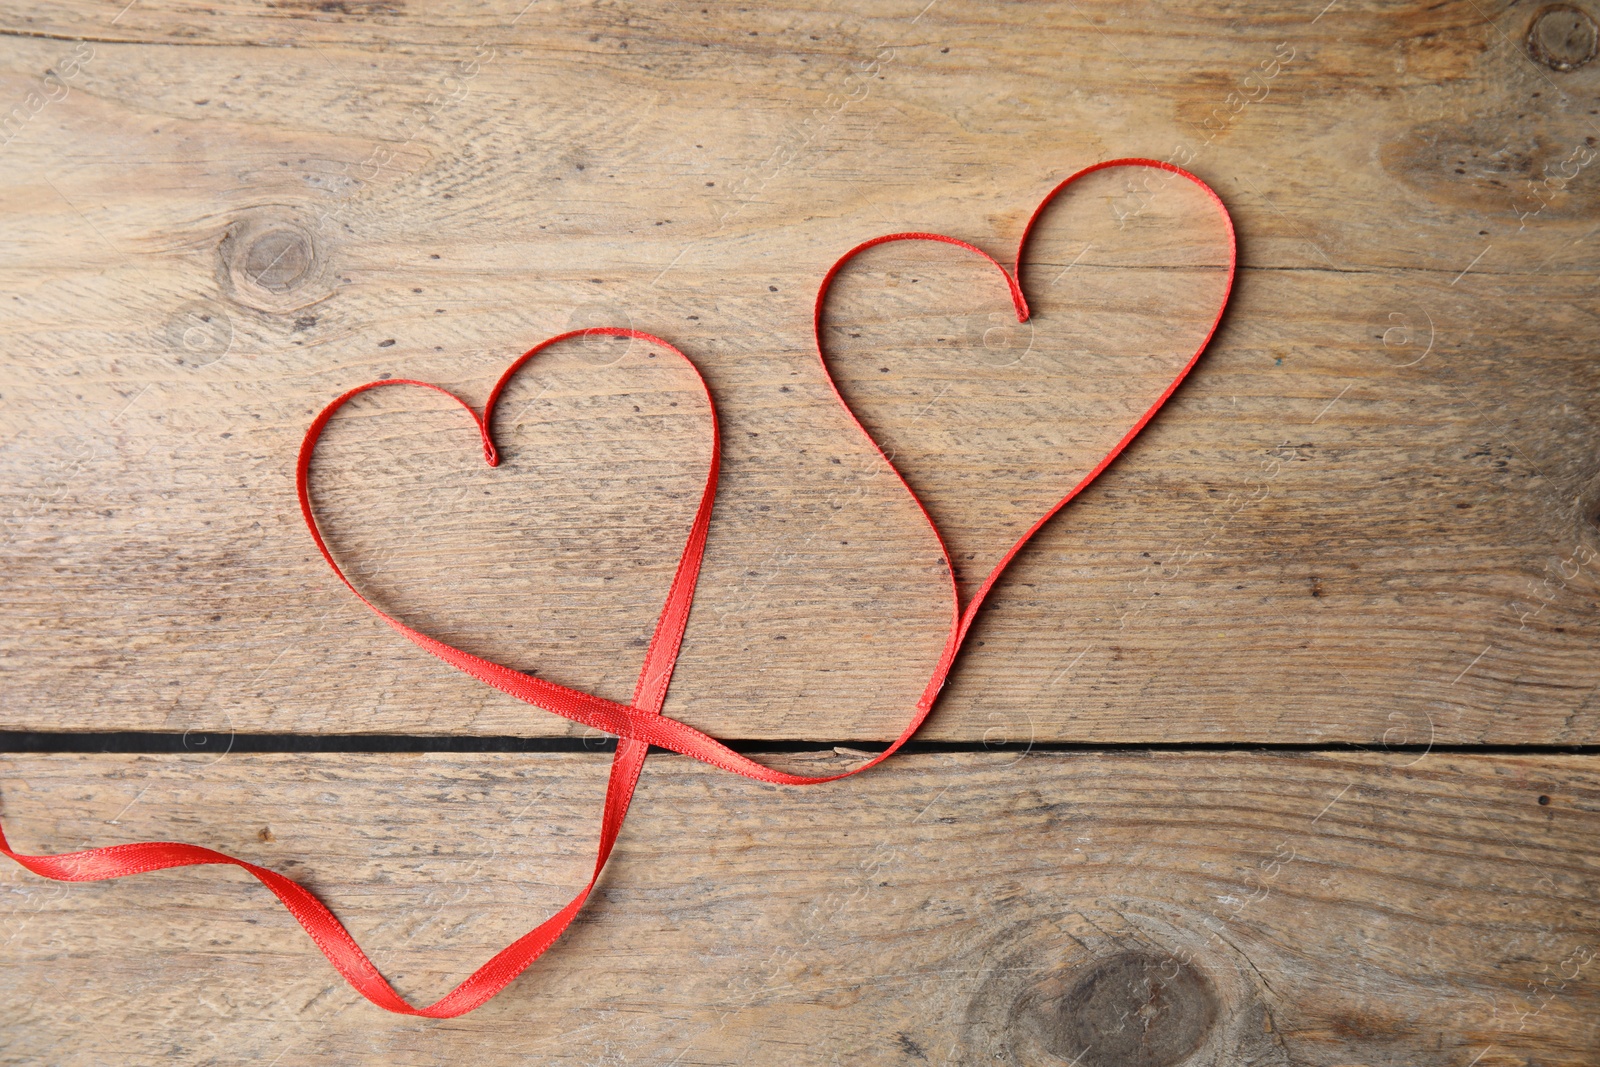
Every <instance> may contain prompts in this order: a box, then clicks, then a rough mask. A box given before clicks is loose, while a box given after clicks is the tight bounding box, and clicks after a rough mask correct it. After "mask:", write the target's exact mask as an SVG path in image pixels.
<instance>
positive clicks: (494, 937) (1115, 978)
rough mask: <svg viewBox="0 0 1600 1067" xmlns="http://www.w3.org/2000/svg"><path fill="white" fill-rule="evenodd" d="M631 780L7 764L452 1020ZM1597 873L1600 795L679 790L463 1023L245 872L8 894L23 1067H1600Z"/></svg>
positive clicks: (543, 774)
mask: <svg viewBox="0 0 1600 1067" xmlns="http://www.w3.org/2000/svg"><path fill="white" fill-rule="evenodd" d="M790 759H791V762H792V763H801V764H803V765H805V766H808V767H809V768H810V769H811V770H812V771H813V772H815V773H821V772H822V771H823V770H825V769H827V768H830V767H841V766H843V764H844V761H843V759H842V758H838V757H833V756H829V757H826V758H824V757H821V756H817V757H805V758H800V757H793V756H791V757H790ZM604 762H605V761H604V759H603V758H601V757H599V756H582V755H537V756H513V755H506V754H497V755H473V756H460V755H451V756H446V755H437V754H435V755H409V756H352V755H344V756H333V755H322V756H305V757H299V756H282V755H274V756H240V755H233V756H229V757H226V758H224V759H221V760H218V761H213V762H209V763H203V762H200V761H193V760H186V759H182V758H178V757H139V756H104V757H77V756H74V757H65V756H29V757H18V756H8V757H5V758H3V759H0V781H3V782H4V783H5V785H4V792H3V796H0V801H3V810H0V814H3V816H4V818H5V821H6V824H7V829H8V831H9V832H10V834H11V837H12V841H13V844H14V845H15V846H16V847H18V848H20V849H36V850H44V849H58V850H59V849H70V848H75V847H79V846H82V845H88V844H98V843H107V842H110V841H113V840H115V841H121V840H129V839H143V838H150V837H165V836H178V837H182V838H185V839H188V840H192V841H196V842H200V843H204V844H207V845H210V846H213V847H216V848H219V849H224V850H227V851H229V852H232V853H235V854H238V855H241V856H244V857H246V858H249V859H252V860H255V861H256V862H260V863H263V864H266V865H268V866H271V867H273V868H275V869H278V870H282V871H284V872H286V873H289V874H291V875H292V876H294V877H296V878H298V879H301V880H303V881H304V882H305V883H306V884H308V885H311V886H314V887H315V888H316V889H317V891H318V892H319V893H321V894H323V895H324V896H325V898H326V899H327V900H328V902H329V903H330V905H331V906H332V907H333V908H334V909H335V910H336V912H337V913H338V914H339V915H340V916H341V918H342V919H343V920H344V921H345V922H346V923H347V924H348V925H349V926H350V928H351V930H352V931H353V932H354V933H355V935H356V936H357V938H358V939H359V940H360V941H361V942H362V943H363V944H364V945H365V946H366V947H367V948H368V950H369V951H370V952H371V953H372V955H373V957H374V959H375V961H376V962H377V963H378V965H379V966H380V967H381V968H382V969H383V970H384V972H385V973H386V974H387V975H388V976H390V978H391V980H392V981H395V982H396V983H397V985H398V986H399V988H401V989H402V990H403V991H404V992H406V993H407V994H408V995H410V996H412V997H414V998H417V999H419V1000H421V999H425V998H431V997H434V996H437V995H439V994H441V993H443V992H444V991H445V990H446V989H448V988H449V987H450V985H451V984H453V983H454V982H455V981H458V980H459V979H460V978H461V977H463V976H465V974H466V973H468V972H469V971H470V970H471V969H473V968H475V967H476V966H477V965H478V964H479V963H481V962H482V961H483V960H484V959H485V958H487V956H488V955H489V954H490V953H492V952H493V951H494V950H496V949H498V948H499V947H500V946H501V945H502V944H503V943H505V942H506V941H508V940H510V939H511V938H513V937H515V936H516V935H518V934H520V933H521V932H523V931H524V930H525V929H527V928H529V927H531V926H532V925H533V924H534V923H535V922H537V921H538V920H539V919H540V918H542V917H543V916H544V915H545V914H547V913H548V912H549V911H551V910H552V909H553V908H555V907H558V906H559V905H560V904H561V903H564V902H565V900H566V899H567V897H568V895H569V894H570V893H571V892H572V890H573V889H574V887H576V886H578V885H580V884H581V882H582V880H583V878H584V877H585V872H586V867H587V865H588V864H589V863H590V862H591V853H590V849H591V847H592V844H593V840H594V837H593V835H594V826H593V819H594V814H595V810H594V809H595V807H596V805H597V804H598V800H599V797H600V794H601V791H602V789H603V776H604ZM1597 841H1600V760H1596V759H1594V758H1592V757H1565V758H1561V759H1557V760H1552V759H1549V758H1542V759H1531V758H1520V757H1491V756H1470V757H1464V756H1455V755H1444V756H1441V755H1438V754H1435V755H1432V756H1429V757H1427V758H1425V759H1422V760H1420V761H1419V760H1416V759H1415V757H1414V756H1408V757H1406V758H1405V759H1404V760H1402V759H1399V758H1391V757H1383V756H1377V755H1323V754H1291V755H1284V754H1277V755H1259V754H1258V755H1249V754H1158V755H1108V754H1075V755H1050V754H1033V755H1029V756H1025V757H1023V758H1021V759H1014V758H1012V757H1008V756H1002V755H999V754H987V755H986V754H948V755H918V756H911V757H907V758H904V759H900V760H897V761H895V762H893V763H891V764H888V765H886V766H885V767H884V768H880V769H879V770H877V771H874V772H873V773H871V774H868V775H865V776H863V777H862V778H859V779H856V780H854V781H852V782H850V783H848V784H842V785H839V786H834V787H823V788H817V789H805V790H788V791H781V790H776V789H773V788H769V787H765V786H760V785H756V784H753V783H750V782H747V781H744V780H741V779H736V778H733V777H731V776H728V775H723V774H719V773H717V772H714V771H710V770H707V769H705V768H703V767H701V766H698V765H693V764H690V763H689V762H688V761H686V760H683V759H680V758H677V757H661V758H658V759H653V760H652V761H651V763H650V765H649V767H648V768H647V769H646V772H645V776H644V780H643V783H642V785H641V787H640V792H639V799H638V801H637V810H636V812H635V814H634V815H633V817H632V819H631V821H630V822H629V824H628V827H627V829H626V831H625V832H624V834H623V837H622V840H621V843H620V845H619V851H618V853H617V855H616V857H615V858H614V859H613V861H612V862H613V867H612V868H611V869H610V870H609V872H608V873H607V875H606V880H605V882H604V883H603V887H602V890H601V891H600V894H599V896H598V897H597V898H596V899H595V900H594V902H593V903H592V904H591V906H590V907H589V908H588V909H587V910H586V911H585V912H584V913H583V915H582V916H581V918H580V919H579V921H578V924H577V926H576V928H575V929H574V930H573V932H572V933H571V934H570V935H569V936H568V938H567V939H566V940H564V941H563V942H561V943H560V944H559V945H557V946H556V948H555V949H554V950H552V952H551V953H550V954H549V955H548V956H547V957H545V959H543V960H541V961H540V962H538V963H536V964H535V965H534V966H533V968H532V969H530V970H529V971H528V972H527V973H525V974H524V975H523V976H522V977H521V978H519V979H518V980H517V981H516V983H514V984H513V985H512V986H511V987H510V988H509V989H508V990H507V991H506V992H505V993H503V994H502V995H501V996H500V997H499V998H497V999H496V1000H494V1001H492V1002H491V1003H490V1004H488V1005H487V1006H485V1007H484V1008H482V1009H481V1010H479V1011H477V1012H475V1013H474V1014H472V1015H471V1016H468V1017H466V1018H464V1019H460V1020H456V1021H447V1022H439V1023H432V1022H418V1021H413V1020H404V1019H396V1018H394V1017H391V1016H387V1015H384V1014H382V1013H380V1012H379V1011H378V1010H377V1009H375V1008H372V1007H370V1006H369V1005H367V1004H366V1002H365V1001H361V1000H360V999H359V998H358V997H357V996H356V995H355V994H354V993H352V992H351V991H350V990H349V989H348V988H347V987H346V986H345V985H344V984H343V982H342V980H341V979H339V978H338V976H337V975H336V974H335V973H334V972H333V971H332V969H331V968H329V967H328V966H327V965H326V964H325V963H324V962H323V961H322V959H321V957H320V956H318V955H316V954H315V952H314V950H313V949H312V947H311V945H310V944H309V942H308V941H307V940H306V938H305V937H304V936H303V935H302V934H301V932H300V930H299V928H298V927H297V926H295V925H294V924H293V922H292V920H290V919H289V918H288V916H287V915H286V914H285V913H284V912H283V911H282V910H281V909H280V908H278V907H277V905H276V904H275V903H274V902H273V901H272V899H271V897H270V895H269V894H268V893H267V891H266V890H265V889H262V888H260V887H259V886H257V885H256V884H255V883H254V882H253V881H250V880H249V879H248V878H247V877H246V876H245V875H244V874H243V873H242V872H237V871H233V870H231V869H230V870H228V871H225V872H218V871H216V870H208V871H187V872H182V871H168V872H161V873H158V874H152V875H147V876H141V877H139V878H135V879H125V880H123V881H121V882H117V883H95V884H83V885H70V886H61V885H57V884H54V883H49V882H45V881H43V880H40V879H37V878H34V877H33V876H31V875H29V874H27V873H25V872H23V871H21V870H19V869H17V868H15V867H13V866H11V865H10V864H7V865H6V866H4V867H3V868H0V902H3V904H0V907H3V912H0V914H3V924H4V929H5V931H6V935H7V936H6V939H5V942H4V948H3V949H0V961H3V966H0V993H3V995H4V1000H5V1003H6V1004H7V1009H6V1020H5V1024H4V1027H3V1030H0V1032H3V1034H4V1037H3V1038H0V1062H4V1063H8V1064H9V1063H16V1064H38V1063H50V1064H61V1065H69V1064H98V1063H106V1062H115V1063H119V1064H146V1063H149V1064H155V1063H163V1064H166V1063H174V1064H200V1063H275V1064H277V1065H278V1067H290V1065H294V1064H310V1063H340V1064H366V1063H371V1064H380V1063H381V1064H433V1063H439V1064H444V1063H452V1064H453V1063H461V1062H465V1061H468V1060H470V1061H471V1062H473V1063H481V1064H484V1065H486V1067H492V1065H498V1064H502V1063H505V1064H510V1063H519V1064H520V1063H530V1062H537V1063H574V1064H579V1063H581V1064H596V1063H618V1064H621V1063H626V1064H669V1063H674V1064H729V1065H733V1064H739V1065H743V1064H753V1063H786V1064H833V1063H868V1064H890V1063H894V1064H916V1063H945V1064H979V1063H983V1064H1022V1065H1029V1067H1035V1065H1052V1064H1057V1065H1058V1064H1064V1063H1067V1062H1075V1063H1077V1064H1079V1065H1080V1067H1103V1065H1115V1067H1129V1065H1135V1064H1143V1065H1145V1067H1154V1065H1158V1064H1176V1063H1179V1062H1186V1063H1189V1064H1207V1065H1218V1067H1221V1065H1230V1067H1234V1065H1240V1064H1280V1065H1287V1064H1296V1065H1302V1067H1310V1065H1327V1067H1332V1065H1347V1067H1353V1065H1365V1067H1389V1065H1398V1064H1438V1065H1450V1067H1466V1065H1468V1064H1476V1065H1478V1067H1512V1065H1516V1067H1528V1065H1534V1064H1537V1065H1538V1067H1587V1065H1589V1064H1593V1063H1594V1062H1595V1060H1596V1056H1597V1055H1600V985H1597V982H1596V975H1597V971H1600V961H1597V959H1596V957H1597V956H1600V911H1597V900H1600V851H1597V845H1596V842H1597ZM1191 1049H1193V1050H1194V1052H1193V1055H1192V1056H1191V1058H1188V1059H1185V1058H1184V1057H1185V1055H1186V1054H1188V1053H1189V1050H1191ZM1074 1057H1077V1058H1076V1059H1074Z"/></svg>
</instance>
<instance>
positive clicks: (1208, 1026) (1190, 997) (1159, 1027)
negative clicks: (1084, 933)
mask: <svg viewBox="0 0 1600 1067" xmlns="http://www.w3.org/2000/svg"><path fill="white" fill-rule="evenodd" d="M1041 1008H1042V1009H1046V1010H1047V1011H1048V1013H1049V1015H1053V1016H1054V1017H1053V1018H1049V1017H1045V1018H1036V1019H1034V1020H1033V1021H1032V1022H1033V1025H1035V1026H1038V1027H1040V1029H1041V1031H1042V1033H1041V1035H1040V1036H1041V1037H1043V1038H1045V1041H1044V1043H1045V1044H1046V1046H1047V1047H1049V1048H1050V1051H1051V1052H1053V1053H1055V1054H1056V1055H1058V1056H1060V1057H1061V1058H1062V1059H1064V1060H1066V1061H1068V1062H1070V1063H1075V1064H1078V1065H1079V1067H1176V1065H1177V1064H1180V1063H1183V1062H1184V1061H1185V1060H1187V1059H1188V1058H1189V1057H1190V1056H1192V1055H1194V1053H1195V1052H1196V1051H1198V1050H1199V1048H1200V1046H1201V1045H1203V1044H1204V1043H1205V1041H1206V1038H1207V1037H1208V1036H1209V1035H1210V1033H1211V1030H1212V1028H1213V1027H1214V1026H1215V1025H1216V1023H1217V1018H1218V1016H1219V1015H1220V1013H1221V1005H1220V1003H1219V1000H1218V997H1217V993H1216V990H1215V989H1214V988H1213V987H1212V984H1211V980H1210V979H1208V978H1207V977H1206V976H1205V975H1203V974H1201V973H1200V972H1199V971H1198V970H1196V969H1195V968H1194V967H1192V966H1191V965H1189V964H1188V963H1185V962H1184V961H1182V960H1179V959H1176V958H1175V957H1172V956H1164V955H1155V954H1152V953H1147V952H1142V951H1130V952H1120V953H1118V954H1116V955H1114V956H1111V957H1110V958H1108V959H1104V960H1101V961H1100V962H1098V963H1097V964H1095V965H1094V966H1093V967H1091V968H1090V969H1089V970H1088V971H1087V972H1086V973H1084V974H1083V975H1082V976H1081V977H1079V978H1078V979H1077V981H1076V982H1075V983H1074V984H1073V985H1072V986H1071V988H1069V989H1068V990H1067V992H1066V995H1065V996H1063V997H1062V998H1061V999H1060V1000H1058V1001H1056V1002H1054V1003H1053V1004H1050V1005H1043V1004H1040V1005H1036V1006H1035V1009H1036V1010H1038V1009H1041Z"/></svg>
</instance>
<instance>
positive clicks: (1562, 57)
mask: <svg viewBox="0 0 1600 1067" xmlns="http://www.w3.org/2000/svg"><path fill="white" fill-rule="evenodd" d="M1597 42H1600V34H1597V32H1596V27H1595V21H1594V19H1593V18H1591V17H1590V16H1589V13H1588V12H1587V11H1584V10H1583V9H1582V8H1578V7H1574V6H1572V5H1571V4H1551V5H1550V6H1549V7H1546V8H1544V9H1543V10H1541V11H1540V12H1539V13H1538V14H1537V15H1535V16H1534V18H1533V23H1532V24H1531V25H1530V26H1529V27H1528V38H1527V44H1528V54H1529V55H1531V56H1532V57H1533V58H1534V59H1536V60H1538V61H1539V62H1540V63H1543V64H1544V65H1545V66H1547V67H1549V68H1550V69H1551V70H1559V71H1569V70H1577V69H1578V68H1579V67H1581V66H1583V65H1584V64H1585V63H1587V62H1589V60H1591V59H1593V58H1594V56H1595V50H1596V45H1597Z"/></svg>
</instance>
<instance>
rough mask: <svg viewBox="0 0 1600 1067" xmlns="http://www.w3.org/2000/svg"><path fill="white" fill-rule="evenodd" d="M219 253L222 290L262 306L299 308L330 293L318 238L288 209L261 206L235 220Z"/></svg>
mask: <svg viewBox="0 0 1600 1067" xmlns="http://www.w3.org/2000/svg"><path fill="white" fill-rule="evenodd" d="M218 256H219V274H218V281H219V282H220V283H221V285H222V287H223V290H224V291H225V292H227V293H228V294H229V295H230V296H232V297H233V299H235V300H237V301H238V302H239V303H241V304H244V305H246V306H247V307H252V308H255V309H256V310H258V311H271V312H279V313H282V312H288V311H296V310H299V309H300V308H303V307H305V306H307V305H308V304H312V303H315V302H316V301H318V300H321V299H323V298H324V297H326V296H327V295H328V286H327V285H326V277H327V274H328V272H327V270H326V266H327V263H326V256H325V255H324V253H323V250H322V248H321V245H320V242H319V241H318V240H317V239H316V237H315V236H314V234H313V231H312V229H311V228H310V227H307V226H305V225H304V224H303V223H301V222H300V220H299V219H297V218H295V217H294V215H293V214H292V213H290V212H288V211H286V210H283V209H280V208H260V209H257V210H255V211H252V212H250V213H248V214H246V215H243V216H241V217H240V218H238V219H237V220H235V221H234V223H233V225H231V226H230V227H228V232H227V233H226V234H224V235H223V238H222V243H221V245H219V246H218Z"/></svg>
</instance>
